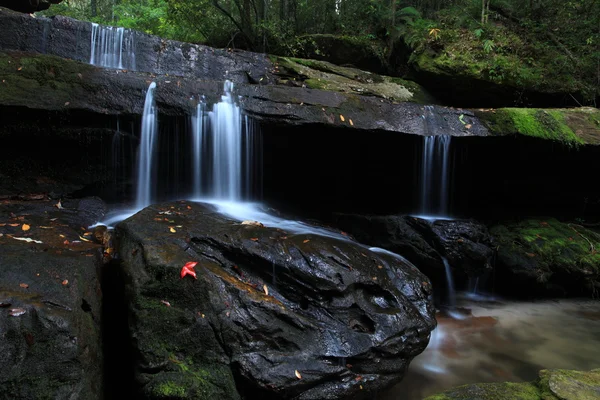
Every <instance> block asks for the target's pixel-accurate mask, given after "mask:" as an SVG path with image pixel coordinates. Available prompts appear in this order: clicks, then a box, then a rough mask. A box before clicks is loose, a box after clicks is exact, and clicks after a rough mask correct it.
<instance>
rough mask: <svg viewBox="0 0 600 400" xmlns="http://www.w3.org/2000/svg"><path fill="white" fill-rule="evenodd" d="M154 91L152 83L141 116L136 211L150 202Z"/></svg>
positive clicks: (153, 83)
mask: <svg viewBox="0 0 600 400" xmlns="http://www.w3.org/2000/svg"><path fill="white" fill-rule="evenodd" d="M154 89H156V83H155V82H152V83H151V84H150V86H149V87H148V91H147V92H146V101H145V103H144V114H143V116H142V133H141V136H140V145H139V150H138V153H139V154H138V175H137V194H136V199H135V207H136V208H137V209H138V210H141V209H142V208H144V207H147V206H149V205H150V203H151V202H152V171H153V168H152V167H153V164H152V158H153V155H154V152H155V147H156V139H157V138H156V136H157V125H158V123H157V116H158V112H157V109H156V103H155V101H154Z"/></svg>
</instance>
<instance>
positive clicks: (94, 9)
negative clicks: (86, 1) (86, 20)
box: [90, 0, 98, 17]
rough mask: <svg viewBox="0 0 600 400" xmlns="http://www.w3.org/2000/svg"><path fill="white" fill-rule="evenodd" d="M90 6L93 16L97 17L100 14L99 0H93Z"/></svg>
mask: <svg viewBox="0 0 600 400" xmlns="http://www.w3.org/2000/svg"><path fill="white" fill-rule="evenodd" d="M90 8H91V14H92V17H96V16H97V15H98V0H91V1H90Z"/></svg>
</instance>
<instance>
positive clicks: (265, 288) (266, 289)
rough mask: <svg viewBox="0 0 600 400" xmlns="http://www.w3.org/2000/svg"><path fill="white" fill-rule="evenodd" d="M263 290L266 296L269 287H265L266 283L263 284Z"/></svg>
mask: <svg viewBox="0 0 600 400" xmlns="http://www.w3.org/2000/svg"><path fill="white" fill-rule="evenodd" d="M263 290H264V291H265V294H266V295H267V296H268V295H269V288H268V287H267V285H266V284H264V285H263Z"/></svg>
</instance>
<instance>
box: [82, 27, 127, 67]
mask: <svg viewBox="0 0 600 400" xmlns="http://www.w3.org/2000/svg"><path fill="white" fill-rule="evenodd" d="M90 64H92V65H96V66H99V67H105V68H119V69H129V70H135V33H134V32H133V31H130V30H129V29H125V28H117V27H114V26H102V25H98V24H96V23H92V34H91V43H90Z"/></svg>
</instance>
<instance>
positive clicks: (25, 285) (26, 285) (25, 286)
mask: <svg viewBox="0 0 600 400" xmlns="http://www.w3.org/2000/svg"><path fill="white" fill-rule="evenodd" d="M19 286H21V287H22V288H23V289H27V288H28V287H29V285H28V284H26V283H19Z"/></svg>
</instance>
